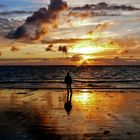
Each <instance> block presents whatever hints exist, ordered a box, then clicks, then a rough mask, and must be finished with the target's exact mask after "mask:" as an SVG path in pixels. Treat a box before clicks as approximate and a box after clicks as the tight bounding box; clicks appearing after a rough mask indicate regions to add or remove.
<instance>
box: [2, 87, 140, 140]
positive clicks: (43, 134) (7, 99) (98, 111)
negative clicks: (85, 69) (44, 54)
mask: <svg viewBox="0 0 140 140" xmlns="http://www.w3.org/2000/svg"><path fill="white" fill-rule="evenodd" d="M139 93H140V91H139V90H138V91H128V90H124V91H96V90H86V89H82V90H74V91H73V95H72V100H71V103H67V94H66V91H65V90H19V89H16V90H15V89H13V90H12V89H3V90H0V139H2V140H46V139H49V140H51V139H52V140H57V139H62V140H76V139H77V140H83V139H84V140H89V139H90V140H91V139H93V140H94V139H95V140H96V139H107V140H108V139H115V140H117V139H118V140H119V139H129V140H132V139H135V140H139V138H140V94H139Z"/></svg>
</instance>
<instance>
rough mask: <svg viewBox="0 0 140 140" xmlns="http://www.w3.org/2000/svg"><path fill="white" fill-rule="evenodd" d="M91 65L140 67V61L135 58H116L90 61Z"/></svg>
mask: <svg viewBox="0 0 140 140" xmlns="http://www.w3.org/2000/svg"><path fill="white" fill-rule="evenodd" d="M89 61H90V64H94V65H139V64H140V60H139V59H133V58H120V57H118V56H115V57H114V58H96V59H95V58H94V59H90V60H89Z"/></svg>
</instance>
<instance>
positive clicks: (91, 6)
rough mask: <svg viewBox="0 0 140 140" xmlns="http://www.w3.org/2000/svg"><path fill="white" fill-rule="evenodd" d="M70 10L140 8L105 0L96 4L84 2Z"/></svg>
mask: <svg viewBox="0 0 140 140" xmlns="http://www.w3.org/2000/svg"><path fill="white" fill-rule="evenodd" d="M71 9H72V10H76V11H77V10H93V11H94V10H126V11H132V10H140V9H139V8H136V7H133V6H128V5H116V4H113V5H111V4H108V3H105V2H100V3H98V4H86V5H84V6H83V7H72V8H71Z"/></svg>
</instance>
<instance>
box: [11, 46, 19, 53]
mask: <svg viewBox="0 0 140 140" xmlns="http://www.w3.org/2000/svg"><path fill="white" fill-rule="evenodd" d="M11 51H12V52H16V51H19V48H17V47H15V46H12V47H11Z"/></svg>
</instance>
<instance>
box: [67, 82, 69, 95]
mask: <svg viewBox="0 0 140 140" xmlns="http://www.w3.org/2000/svg"><path fill="white" fill-rule="evenodd" d="M67 92H68V93H69V85H68V84H67Z"/></svg>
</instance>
